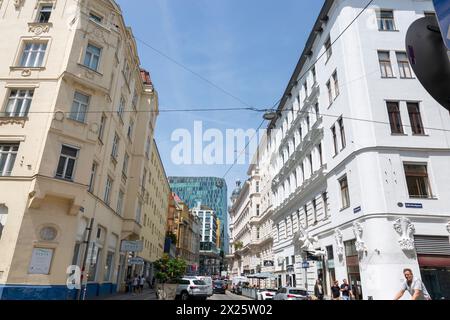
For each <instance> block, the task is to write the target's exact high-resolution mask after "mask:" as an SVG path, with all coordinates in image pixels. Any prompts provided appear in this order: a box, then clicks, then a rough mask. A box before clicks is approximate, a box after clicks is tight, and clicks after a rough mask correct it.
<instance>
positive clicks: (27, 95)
mask: <svg viewBox="0 0 450 320" xmlns="http://www.w3.org/2000/svg"><path fill="white" fill-rule="evenodd" d="M33 95H34V90H32V89H11V92H10V94H9V99H8V104H7V105H6V110H5V113H4V116H5V117H26V116H27V115H28V111H29V110H30V106H31V101H32V100H33Z"/></svg>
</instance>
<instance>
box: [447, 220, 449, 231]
mask: <svg viewBox="0 0 450 320" xmlns="http://www.w3.org/2000/svg"><path fill="white" fill-rule="evenodd" d="M447 231H448V233H450V221H449V222H448V223H447Z"/></svg>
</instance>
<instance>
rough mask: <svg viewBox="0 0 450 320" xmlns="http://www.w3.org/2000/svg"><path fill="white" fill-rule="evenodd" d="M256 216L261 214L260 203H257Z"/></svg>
mask: <svg viewBox="0 0 450 320" xmlns="http://www.w3.org/2000/svg"><path fill="white" fill-rule="evenodd" d="M256 216H257V217H258V216H259V204H257V205H256Z"/></svg>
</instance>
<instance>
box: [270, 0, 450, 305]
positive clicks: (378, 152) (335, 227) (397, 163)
mask: <svg viewBox="0 0 450 320" xmlns="http://www.w3.org/2000/svg"><path fill="white" fill-rule="evenodd" d="M365 5H366V2H365V1H364V3H363V2H362V1H356V0H334V1H333V0H327V1H325V4H324V6H323V8H322V10H321V13H320V16H319V17H318V19H317V22H316V24H315V26H314V28H313V32H312V33H311V35H310V37H309V39H308V42H307V44H306V46H305V49H304V52H303V53H302V56H301V58H300V61H299V63H298V65H297V67H296V69H295V71H294V74H293V76H292V78H291V80H290V82H289V84H288V87H287V89H286V92H285V94H284V97H283V99H282V101H281V103H280V105H279V109H278V111H279V117H278V118H277V119H275V120H274V121H272V122H271V124H270V127H269V131H268V135H269V146H268V147H269V150H270V153H271V157H270V160H271V168H270V171H271V172H274V175H275V176H274V179H273V182H272V192H273V197H272V201H273V206H274V209H273V214H272V215H271V219H272V221H273V228H272V230H273V255H274V260H275V270H274V271H275V273H276V275H277V277H278V285H279V286H286V285H290V286H297V287H307V289H308V291H310V292H313V287H314V283H315V281H316V279H318V278H320V279H322V280H323V281H324V285H325V287H326V293H327V294H328V295H329V294H330V289H329V288H330V284H331V282H332V281H333V280H334V279H336V280H339V283H340V284H341V283H342V280H343V279H348V280H349V282H350V283H351V284H352V286H353V293H354V294H355V296H356V298H357V299H375V300H380V299H392V298H393V297H394V296H395V294H396V293H397V292H398V291H399V289H400V285H401V281H403V274H402V270H403V269H404V268H411V269H412V270H413V272H414V275H415V276H416V277H420V278H422V280H423V281H424V282H425V284H426V286H427V288H428V291H430V293H431V294H432V296H433V298H440V297H442V296H447V297H449V296H450V293H449V292H448V291H449V289H448V288H449V283H450V279H449V276H448V275H449V274H450V273H449V271H450V242H449V232H450V223H449V221H450V210H449V208H450V188H449V185H450V132H449V130H450V115H449V112H448V111H446V110H445V109H444V108H443V107H441V106H440V105H439V104H438V103H437V102H435V101H434V100H433V99H432V97H431V96H430V95H429V94H428V93H427V92H426V91H425V89H424V88H423V87H422V86H421V84H420V83H419V81H418V80H417V79H416V78H415V76H414V73H413V71H412V69H411V67H410V65H409V63H408V58H407V56H406V52H405V50H406V49H405V36H406V32H407V30H408V28H409V26H410V25H411V24H412V23H413V22H414V21H415V20H417V19H419V18H421V17H423V16H424V15H428V14H431V13H432V11H433V4H432V1H417V0H402V1H388V0H376V1H374V2H373V3H372V5H370V6H369V7H368V8H367V9H366V10H364V12H363V13H362V14H361V15H360V16H359V17H358V15H359V14H360V13H361V11H362V10H363V9H364V6H365ZM355 18H357V19H356V21H355V22H354V23H352V21H353V20H354V19H355ZM349 25H350V27H348V26H349ZM347 27H348V29H347ZM341 34H342V35H341ZM316 61H317V62H316ZM308 253H309V254H308ZM306 261H308V262H309V268H307V269H303V268H302V267H303V266H304V265H303V262H306ZM305 267H306V265H305Z"/></svg>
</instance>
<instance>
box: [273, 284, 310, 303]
mask: <svg viewBox="0 0 450 320" xmlns="http://www.w3.org/2000/svg"><path fill="white" fill-rule="evenodd" d="M273 300H311V297H310V296H309V294H308V291H306V290H305V289H300V288H291V287H284V288H280V289H278V292H277V294H276V295H275V296H274V297H273Z"/></svg>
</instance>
